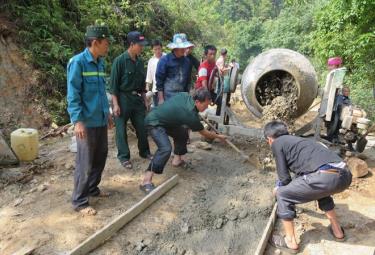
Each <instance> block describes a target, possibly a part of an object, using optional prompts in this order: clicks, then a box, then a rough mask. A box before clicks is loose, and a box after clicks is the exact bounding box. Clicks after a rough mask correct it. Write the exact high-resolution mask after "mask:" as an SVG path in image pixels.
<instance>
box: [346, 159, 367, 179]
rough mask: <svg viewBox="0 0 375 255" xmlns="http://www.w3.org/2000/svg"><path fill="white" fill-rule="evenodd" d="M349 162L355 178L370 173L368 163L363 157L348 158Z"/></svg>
mask: <svg viewBox="0 0 375 255" xmlns="http://www.w3.org/2000/svg"><path fill="white" fill-rule="evenodd" d="M347 164H348V168H349V170H350V172H351V173H352V175H353V177H354V178H358V177H363V176H365V175H367V174H368V165H367V163H366V162H365V161H363V160H362V159H359V158H355V157H351V158H349V159H348V161H347Z"/></svg>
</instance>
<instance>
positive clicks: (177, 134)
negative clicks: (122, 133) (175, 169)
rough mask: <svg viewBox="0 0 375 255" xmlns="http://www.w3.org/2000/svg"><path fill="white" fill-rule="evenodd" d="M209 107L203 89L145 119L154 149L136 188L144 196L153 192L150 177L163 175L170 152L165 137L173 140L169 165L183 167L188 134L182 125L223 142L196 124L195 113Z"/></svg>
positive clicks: (170, 102)
mask: <svg viewBox="0 0 375 255" xmlns="http://www.w3.org/2000/svg"><path fill="white" fill-rule="evenodd" d="M210 103H211V94H210V92H209V91H208V90H206V89H198V90H197V91H195V94H194V95H193V96H190V95H189V94H188V93H186V92H180V93H178V94H176V95H175V96H173V97H171V98H170V99H168V100H167V101H165V102H164V103H163V104H162V105H159V106H158V107H156V108H155V109H154V110H152V111H151V112H150V113H149V114H148V115H147V117H146V119H145V123H146V126H147V129H148V132H149V134H150V136H151V137H152V139H153V140H154V142H155V143H156V145H157V147H158V149H157V151H156V153H155V156H154V157H153V158H152V160H151V162H150V164H149V166H148V168H147V169H146V173H145V175H144V179H143V182H142V184H141V185H140V189H141V190H143V191H144V192H145V193H149V192H151V191H152V190H153V189H154V188H155V186H154V184H153V183H152V177H153V175H154V174H162V173H163V170H164V167H165V165H166V164H167V161H168V159H169V158H170V156H171V152H172V145H171V143H170V141H169V136H170V137H172V138H173V143H174V151H173V153H174V157H173V160H172V165H174V166H180V165H183V164H184V163H185V154H186V153H187V148H186V142H187V139H188V134H187V132H186V128H185V127H184V125H185V126H187V127H188V128H189V129H191V130H192V131H193V132H199V134H200V135H202V136H204V137H205V138H207V139H212V140H213V139H215V138H217V139H220V140H221V141H225V139H226V136H224V135H220V134H216V133H214V132H210V131H208V130H206V129H204V127H203V125H202V123H201V121H200V118H199V112H203V111H204V110H206V109H207V107H208V105H209V104H210Z"/></svg>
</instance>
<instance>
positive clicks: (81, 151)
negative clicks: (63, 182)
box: [72, 126, 108, 208]
mask: <svg viewBox="0 0 375 255" xmlns="http://www.w3.org/2000/svg"><path fill="white" fill-rule="evenodd" d="M107 154H108V136H107V126H105V127H96V128H86V137H85V138H84V139H78V138H77V155H76V169H75V171H74V190H73V197H72V203H73V207H74V208H78V207H85V206H87V205H88V203H89V196H96V195H98V194H99V193H100V190H99V188H98V185H99V183H100V180H101V178H102V172H103V169H104V166H105V162H106V160H107Z"/></svg>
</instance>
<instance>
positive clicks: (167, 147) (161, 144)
mask: <svg viewBox="0 0 375 255" xmlns="http://www.w3.org/2000/svg"><path fill="white" fill-rule="evenodd" d="M148 131H149V134H150V135H151V137H152V139H153V140H154V142H155V143H156V145H157V147H158V149H157V151H156V152H155V155H154V157H153V159H152V160H151V162H150V165H149V166H148V168H147V170H148V171H152V172H154V173H156V174H162V173H163V170H164V167H165V165H166V164H167V162H168V159H169V157H170V156H171V152H172V145H171V142H170V141H169V136H171V137H172V138H173V143H174V154H175V155H185V154H186V153H187V148H186V144H187V140H188V130H187V129H186V128H184V127H182V126H180V127H177V128H164V127H160V126H158V127H148Z"/></svg>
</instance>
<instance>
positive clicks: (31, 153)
mask: <svg viewBox="0 0 375 255" xmlns="http://www.w3.org/2000/svg"><path fill="white" fill-rule="evenodd" d="M10 146H11V147H12V149H13V151H14V153H15V154H16V155H17V157H18V159H19V160H20V161H31V160H34V159H35V158H36V157H38V153H39V136H38V130H36V129H33V128H19V129H17V130H15V131H13V132H12V133H11V134H10Z"/></svg>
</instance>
